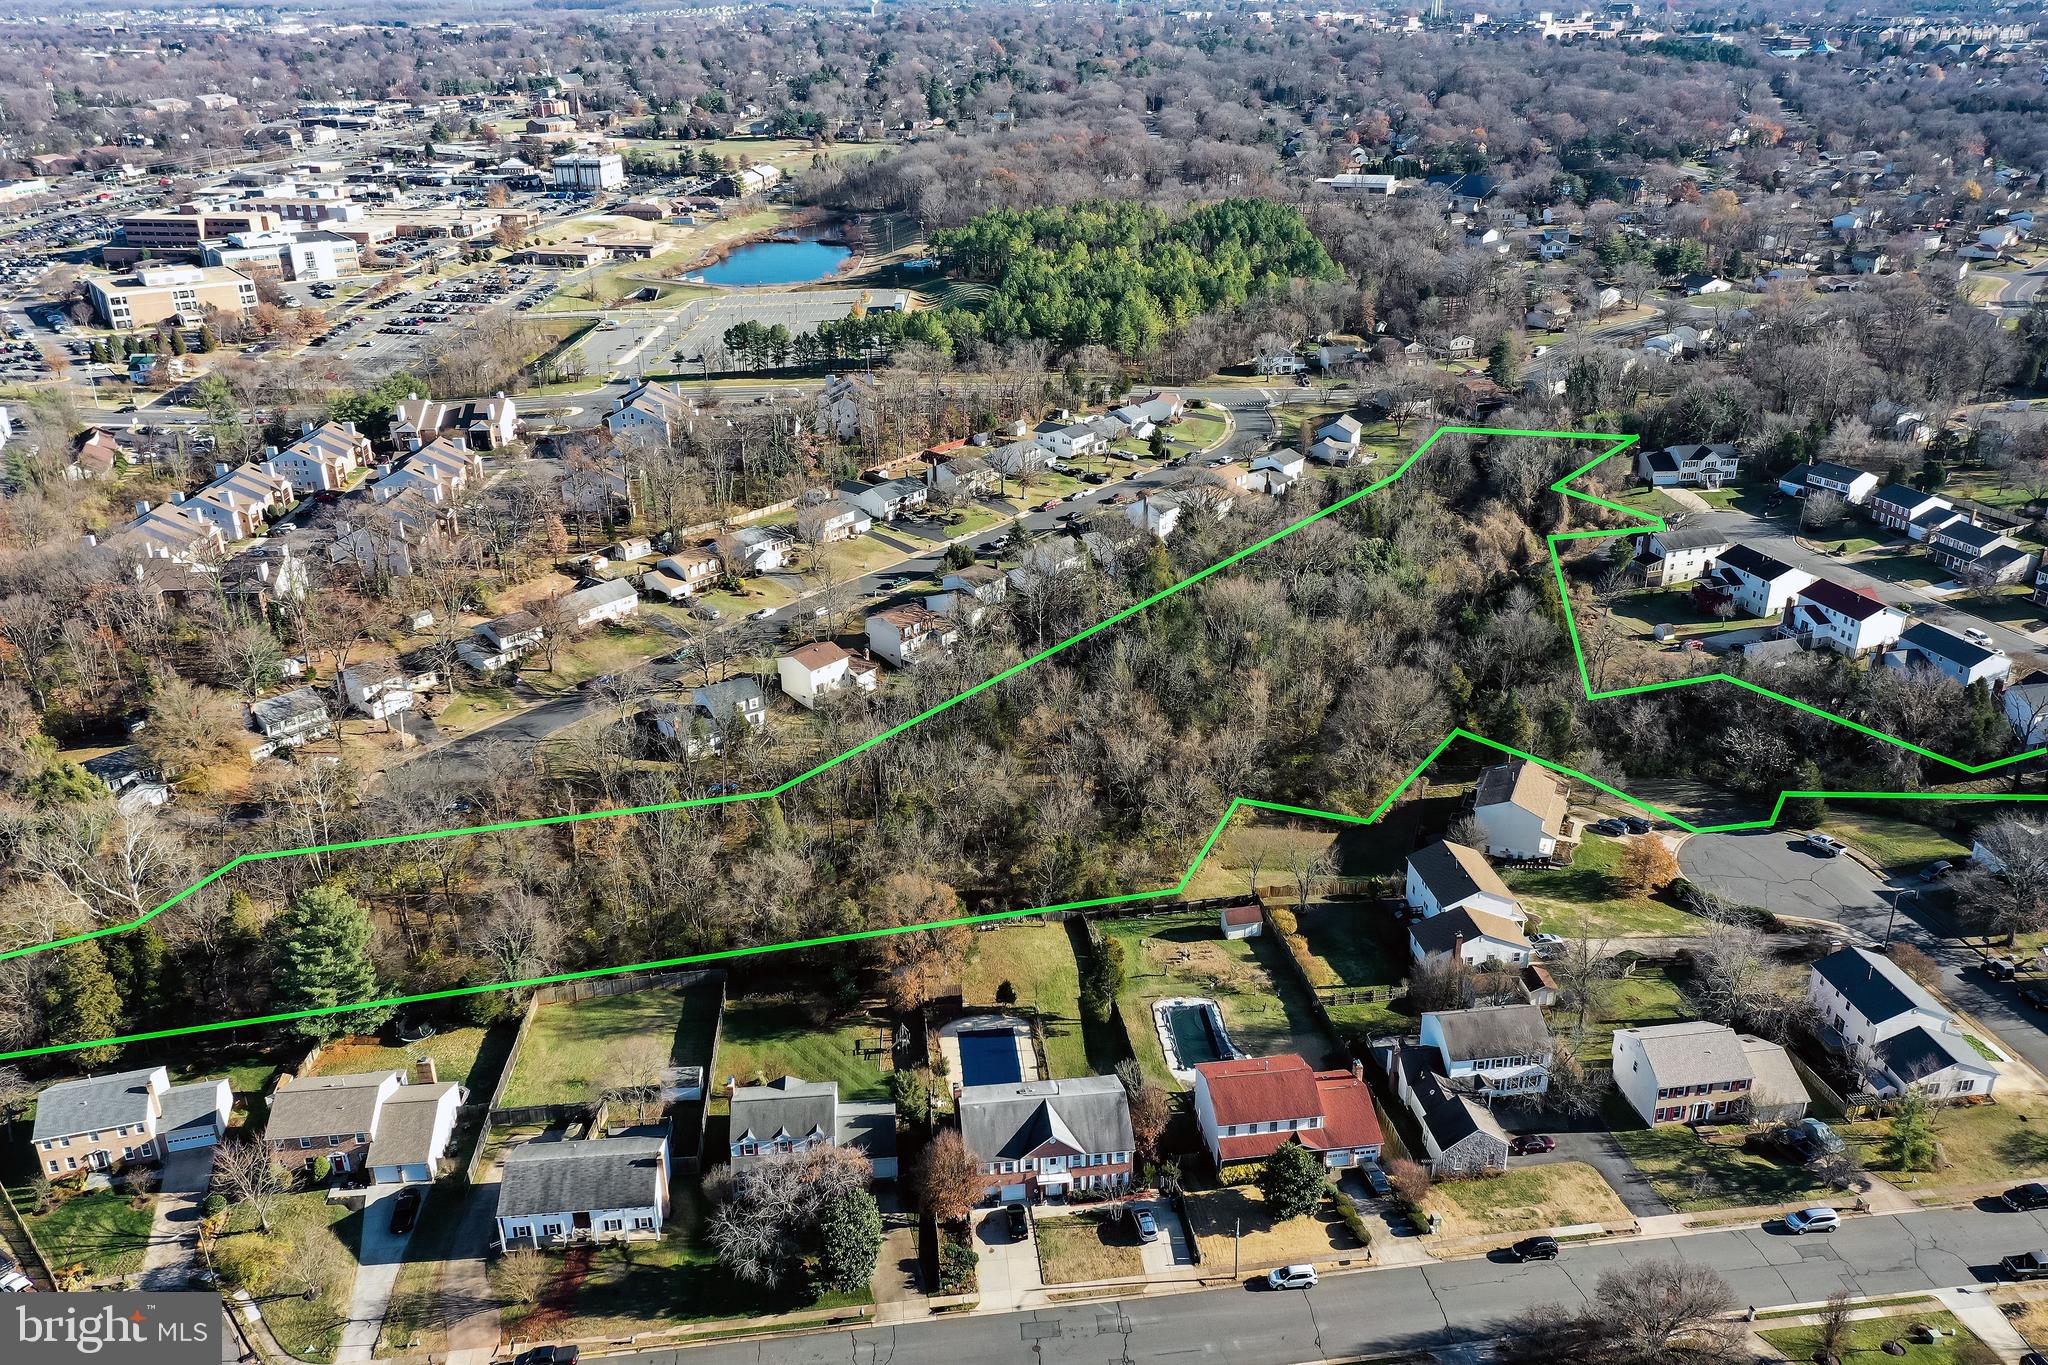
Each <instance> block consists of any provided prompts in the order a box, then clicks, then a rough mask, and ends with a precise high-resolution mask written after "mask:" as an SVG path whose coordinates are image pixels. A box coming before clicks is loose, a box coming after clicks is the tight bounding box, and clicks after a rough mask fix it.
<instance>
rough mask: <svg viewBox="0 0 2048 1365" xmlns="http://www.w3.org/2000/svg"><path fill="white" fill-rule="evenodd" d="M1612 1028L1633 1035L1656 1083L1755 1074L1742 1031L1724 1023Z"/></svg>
mask: <svg viewBox="0 0 2048 1365" xmlns="http://www.w3.org/2000/svg"><path fill="white" fill-rule="evenodd" d="M1615 1032H1616V1033H1617V1034H1620V1033H1627V1034H1632V1035H1633V1036H1634V1037H1635V1040H1636V1043H1637V1045H1638V1046H1639V1047H1640V1048H1641V1049H1642V1053H1643V1059H1644V1060H1645V1061H1647V1062H1649V1064H1650V1071H1651V1074H1652V1075H1654V1076H1655V1077H1656V1080H1657V1084H1658V1085H1659V1086H1672V1085H1707V1084H1711V1083H1713V1082H1715V1081H1739V1080H1749V1079H1751V1078H1753V1077H1754V1076H1755V1074H1756V1072H1755V1068H1753V1067H1752V1066H1751V1065H1750V1060H1749V1053H1748V1051H1747V1050H1746V1049H1745V1048H1744V1047H1743V1044H1742V1038H1741V1035H1739V1034H1737V1033H1736V1032H1735V1030H1734V1029H1731V1028H1729V1027H1728V1026H1727V1025H1725V1024H1709V1023H1706V1022H1705V1021H1703V1020H1690V1021H1687V1022H1684V1023H1677V1024H1657V1025H1653V1026H1652V1027H1650V1028H1638V1029H1616V1030H1615Z"/></svg>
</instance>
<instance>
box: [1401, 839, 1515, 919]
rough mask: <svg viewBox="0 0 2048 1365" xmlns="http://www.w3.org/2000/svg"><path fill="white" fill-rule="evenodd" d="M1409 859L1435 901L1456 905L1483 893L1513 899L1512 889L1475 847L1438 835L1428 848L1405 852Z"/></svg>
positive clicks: (1440, 903) (1439, 903)
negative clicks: (1450, 840)
mask: <svg viewBox="0 0 2048 1365" xmlns="http://www.w3.org/2000/svg"><path fill="white" fill-rule="evenodd" d="M1408 863H1409V865H1410V866H1411V867H1413V868H1414V869H1415V871H1416V874H1417V875H1418V876H1420V877H1421V878H1422V883H1423V885H1424V886H1427V887H1428V888H1429V892H1430V894H1431V895H1433V896H1435V897H1436V900H1437V904H1438V905H1455V904H1456V903H1457V902H1459V901H1461V900H1465V899H1466V898H1468V897H1471V896H1477V895H1480V894H1482V893H1484V894H1486V895H1489V896H1499V897H1501V898H1502V899H1503V900H1510V901H1511V900H1513V899H1514V898H1515V897H1514V893H1513V892H1511V891H1509V890H1508V886H1507V883H1506V882H1504V881H1502V880H1501V879H1500V874H1499V873H1498V872H1495V871H1494V870H1493V864H1491V863H1489V862H1487V861H1486V855H1485V854H1483V853H1481V852H1480V851H1479V850H1478V849H1476V848H1467V847H1466V846H1465V845H1463V844H1454V843H1451V842H1449V841H1448V840H1442V839H1439V840H1438V841H1437V842H1436V843H1433V844H1431V845H1430V846H1429V847H1427V848H1418V849H1416V850H1415V851H1414V852H1413V853H1411V854H1409V855H1408Z"/></svg>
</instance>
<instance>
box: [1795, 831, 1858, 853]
mask: <svg viewBox="0 0 2048 1365" xmlns="http://www.w3.org/2000/svg"><path fill="white" fill-rule="evenodd" d="M1805 843H1806V846H1807V847H1808V848H1810V849H1812V850H1814V852H1816V853H1820V854H1823V855H1825V856H1826V857H1829V858H1839V857H1841V856H1842V855H1843V854H1844V853H1847V852H1848V851H1849V847H1848V845H1847V844H1844V843H1843V842H1842V841H1841V840H1840V839H1836V838H1833V837H1831V836H1829V835H1826V834H1809V835H1807V836H1806V839H1805Z"/></svg>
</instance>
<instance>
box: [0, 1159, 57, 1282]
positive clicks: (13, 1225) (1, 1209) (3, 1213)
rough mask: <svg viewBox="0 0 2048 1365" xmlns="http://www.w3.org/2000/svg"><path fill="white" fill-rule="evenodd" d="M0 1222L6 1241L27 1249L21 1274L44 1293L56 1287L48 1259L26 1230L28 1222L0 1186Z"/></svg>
mask: <svg viewBox="0 0 2048 1365" xmlns="http://www.w3.org/2000/svg"><path fill="white" fill-rule="evenodd" d="M0 1222H4V1223H5V1224H6V1228H7V1240H8V1241H9V1242H10V1243H12V1244H13V1245H14V1246H15V1247H16V1248H17V1249H19V1248H21V1247H27V1248H28V1255H29V1257H30V1258H32V1259H30V1260H27V1261H24V1262H23V1263H22V1267H21V1269H22V1273H23V1274H25V1275H27V1276H28V1277H29V1279H30V1281H32V1282H33V1283H34V1284H35V1287H36V1288H38V1289H40V1290H43V1291H44V1292H45V1293H47V1292H49V1291H51V1290H54V1289H55V1288H56V1287H57V1272H56V1269H55V1268H54V1267H52V1266H51V1264H50V1258H49V1257H48V1256H46V1255H44V1254H43V1246H42V1243H40V1242H38V1241H37V1240H36V1239H35V1234H34V1233H32V1232H30V1231H29V1230H28V1220H27V1219H25V1218H23V1217H22V1216H21V1210H20V1209H17V1208H16V1207H14V1197H13V1196H12V1195H10V1194H8V1193H7V1187H6V1186H5V1185H4V1184H0Z"/></svg>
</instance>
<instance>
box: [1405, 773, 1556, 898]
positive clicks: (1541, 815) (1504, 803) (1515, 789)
mask: <svg viewBox="0 0 2048 1365" xmlns="http://www.w3.org/2000/svg"><path fill="white" fill-rule="evenodd" d="M1570 806H1571V785H1570V784H1569V783H1567V782H1566V781H1565V780H1564V779H1563V778H1562V777H1559V776H1558V775H1557V774H1556V773H1554V772H1552V771H1550V769H1548V768H1546V767H1544V766H1543V765H1541V764H1540V763H1531V762H1529V761H1527V760H1526V759H1516V760H1514V761H1513V762H1511V763H1502V764H1499V765H1498V766H1496V767H1492V768H1488V769H1487V770H1486V771H1484V772H1482V773H1480V774H1479V784H1478V786H1477V787H1476V788H1475V789H1474V790H1473V793H1472V817H1473V818H1474V819H1475V820H1477V821H1478V822H1479V823H1480V824H1481V825H1483V826H1485V828H1486V853H1487V855H1488V856H1490V857H1495V858H1515V859H1530V858H1546V859H1554V860H1557V861H1563V862H1569V861H1570V860H1571V855H1572V852H1573V851H1574V850H1575V849H1576V847H1577V843H1578V832H1579V831H1578V822H1577V821H1575V820H1573V819H1572V818H1571V817H1570V816H1569V815H1568V814H1566V811H1567V810H1568V809H1569V808H1570ZM1447 847H1453V848H1455V847H1456V845H1447ZM1481 861H1482V864H1483V860H1481ZM1491 870H1492V869H1491V868H1489V869H1488V871H1491ZM1502 889H1503V890H1505V889H1506V888H1505V887H1503V888H1502ZM1439 903H1440V902H1439Z"/></svg>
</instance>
